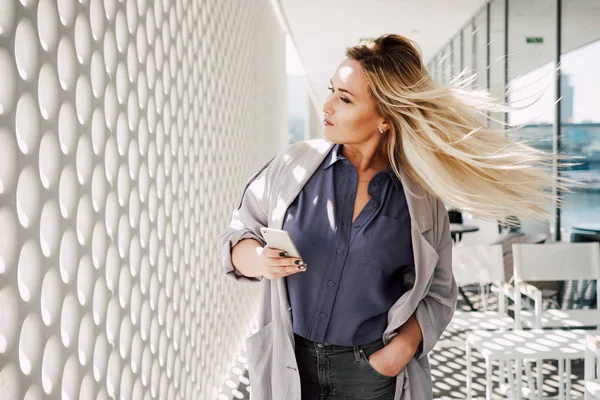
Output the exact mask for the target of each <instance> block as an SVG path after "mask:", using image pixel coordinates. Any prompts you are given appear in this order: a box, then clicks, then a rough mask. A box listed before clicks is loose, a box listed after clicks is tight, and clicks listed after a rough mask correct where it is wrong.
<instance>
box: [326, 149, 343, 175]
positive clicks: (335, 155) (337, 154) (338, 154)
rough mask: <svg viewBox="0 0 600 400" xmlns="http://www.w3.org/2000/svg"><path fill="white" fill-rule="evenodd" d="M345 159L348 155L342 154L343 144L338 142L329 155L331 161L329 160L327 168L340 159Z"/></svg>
mask: <svg viewBox="0 0 600 400" xmlns="http://www.w3.org/2000/svg"><path fill="white" fill-rule="evenodd" d="M345 159H346V157H344V156H343V155H342V151H341V146H340V144H339V143H338V144H336V145H335V146H333V149H331V155H330V156H329V161H327V163H326V164H325V169H328V168H329V167H331V166H332V165H333V164H335V163H336V162H338V161H339V160H345Z"/></svg>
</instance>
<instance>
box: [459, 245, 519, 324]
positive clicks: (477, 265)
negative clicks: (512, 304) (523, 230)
mask: <svg viewBox="0 0 600 400" xmlns="http://www.w3.org/2000/svg"><path fill="white" fill-rule="evenodd" d="M452 270H453V273H454V279H455V280H456V284H457V285H458V286H463V285H471V284H479V285H480V288H481V290H480V292H481V293H482V308H483V310H482V311H458V310H457V311H455V312H454V317H453V318H452V321H451V322H450V325H449V328H450V329H454V330H457V331H466V330H473V329H491V330H494V329H511V328H512V326H513V325H514V320H513V319H512V318H510V317H509V316H508V315H507V314H506V300H505V297H504V293H503V292H502V291H499V292H498V311H488V309H487V308H488V307H487V299H486V296H485V293H484V292H485V290H484V285H487V284H490V283H493V284H496V285H498V286H500V285H501V284H502V282H504V264H503V258H502V246H501V245H499V244H497V245H474V246H468V245H459V246H455V247H454V248H453V249H452Z"/></svg>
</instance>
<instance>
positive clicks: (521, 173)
mask: <svg viewBox="0 0 600 400" xmlns="http://www.w3.org/2000/svg"><path fill="white" fill-rule="evenodd" d="M346 57H348V58H350V59H353V60H356V61H358V62H359V63H360V64H361V66H362V69H363V71H364V73H365V75H366V78H367V80H368V82H369V86H370V89H371V94H372V96H374V98H375V103H376V108H377V111H378V112H379V114H380V115H381V116H383V117H384V118H386V119H388V120H389V122H390V129H389V130H388V131H387V132H385V133H384V135H385V136H384V138H383V140H382V146H384V151H385V152H386V153H387V156H388V157H389V161H390V164H391V166H392V168H393V169H394V172H395V173H396V175H397V176H398V177H400V172H399V171H400V169H403V170H404V171H405V172H406V173H407V174H408V175H409V176H410V177H411V178H412V179H414V180H415V181H416V182H417V183H418V184H419V185H420V186H421V187H422V188H423V189H424V190H425V191H426V192H428V193H429V194H431V195H433V196H435V197H437V198H440V199H441V200H442V201H444V202H445V203H449V204H450V205H452V206H454V207H456V208H458V209H460V210H463V211H467V212H469V213H470V214H472V215H475V216H478V217H482V218H486V219H494V220H497V221H500V222H502V223H505V224H508V225H513V224H516V222H515V220H514V217H517V218H519V219H534V220H544V221H547V220H548V218H549V217H550V216H551V213H550V212H549V211H547V210H546V209H545V208H544V205H553V206H556V207H559V206H560V199H559V198H558V196H556V195H555V194H554V192H553V189H554V188H557V189H558V190H561V191H566V192H571V190H570V189H569V186H571V185H577V182H574V181H571V180H569V179H567V178H564V177H561V176H559V174H558V173H557V172H555V170H554V169H553V167H557V166H565V165H574V164H566V163H561V160H562V159H565V158H567V156H563V155H560V154H553V153H551V152H546V151H542V150H538V149H535V148H533V147H531V146H529V145H527V144H526V143H525V142H524V141H518V140H516V139H514V138H509V137H507V135H506V131H505V129H502V130H494V129H491V128H489V127H487V126H485V125H484V124H482V123H481V122H480V121H479V120H478V119H477V116H482V117H483V118H486V117H487V116H488V113H489V112H490V111H503V112H507V111H509V110H510V107H508V106H507V105H505V104H501V103H498V102H494V101H493V100H492V98H491V96H489V94H487V93H483V92H478V91H474V90H471V89H469V86H471V84H472V82H473V81H474V79H475V77H474V76H471V77H468V76H466V75H465V74H464V73H463V74H461V75H459V77H458V79H455V80H453V81H452V83H451V84H447V85H438V84H436V83H435V82H434V81H433V80H432V78H431V77H430V76H429V74H428V73H427V71H426V69H425V67H424V65H423V61H422V59H421V55H420V53H419V51H418V50H417V48H416V46H415V45H414V44H413V43H412V42H411V41H410V40H409V39H407V38H405V37H403V36H400V35H395V34H388V35H383V36H381V37H379V38H377V39H375V40H373V41H363V42H361V44H359V45H357V46H354V47H349V48H347V49H346ZM497 122H500V121H497ZM553 171H554V172H553Z"/></svg>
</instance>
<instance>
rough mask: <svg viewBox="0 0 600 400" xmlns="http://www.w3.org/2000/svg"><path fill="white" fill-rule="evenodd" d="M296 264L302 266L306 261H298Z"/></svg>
mask: <svg viewBox="0 0 600 400" xmlns="http://www.w3.org/2000/svg"><path fill="white" fill-rule="evenodd" d="M295 263H296V265H300V264H304V261H302V260H296V261H295Z"/></svg>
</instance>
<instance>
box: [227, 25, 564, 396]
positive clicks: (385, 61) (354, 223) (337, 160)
mask: <svg viewBox="0 0 600 400" xmlns="http://www.w3.org/2000/svg"><path fill="white" fill-rule="evenodd" d="M346 56H347V59H345V60H344V61H343V62H342V63H341V64H340V65H339V67H338V68H337V70H336V72H335V74H334V75H333V76H332V78H331V82H330V87H329V89H330V91H331V93H330V95H329V98H328V99H327V101H326V102H325V104H324V105H323V113H324V119H323V125H324V136H325V140H315V141H309V142H303V143H298V144H295V145H292V146H291V147H289V148H288V149H287V150H286V151H285V152H284V153H282V154H280V155H278V156H277V157H276V158H275V159H274V161H273V162H272V163H271V164H270V165H269V166H268V167H267V168H265V169H264V170H263V171H261V172H260V173H259V174H258V175H257V176H256V177H255V179H254V180H253V181H252V182H251V184H250V185H249V186H248V188H247V190H246V191H245V193H244V196H243V198H242V202H241V205H240V207H239V209H237V210H236V211H235V212H234V214H233V220H232V222H231V225H230V227H229V229H227V231H226V232H225V233H224V234H223V235H222V237H221V242H222V245H223V248H222V259H223V263H224V266H225V268H226V271H227V274H228V275H229V276H231V277H233V278H235V279H237V280H239V281H249V282H258V283H259V284H260V285H261V289H262V296H261V304H260V312H259V328H260V330H259V331H258V332H257V333H256V334H255V335H253V336H251V337H250V338H249V339H248V340H247V348H248V364H249V373H250V381H251V387H252V394H253V398H254V399H256V400H265V399H276V400H293V399H303V400H304V399H310V400H325V399H361V400H365V399H373V400H375V399H377V400H388V399H389V400H392V399H396V400H399V399H412V400H423V399H431V398H432V383H431V373H430V367H429V363H428V360H427V353H429V351H431V349H432V348H433V347H434V345H435V343H436V341H437V340H438V338H439V337H440V335H441V334H442V332H443V331H444V329H445V328H446V326H447V324H448V323H449V322H450V319H451V317H452V314H453V311H454V307H455V302H456V295H457V287H456V284H455V282H454V278H453V276H452V268H451V259H452V242H451V239H450V231H449V225H448V214H447V211H446V208H445V206H444V203H449V204H452V205H453V206H455V207H458V208H460V209H462V210H466V211H469V212H470V213H472V214H475V215H478V216H482V217H489V218H493V219H497V220H500V221H505V220H506V217H507V216H509V215H515V216H517V217H519V218H545V217H546V213H545V211H544V209H543V206H544V203H546V202H547V201H548V200H549V199H552V196H551V189H552V185H553V180H554V178H553V176H552V175H551V174H550V173H549V172H548V168H547V166H548V165H551V164H549V162H551V160H552V157H551V155H549V154H545V153H542V152H539V151H537V150H535V149H533V148H531V147H528V146H526V145H524V144H521V143H516V142H512V141H510V140H509V139H507V138H506V137H505V136H504V135H503V134H502V133H497V132H492V131H490V130H488V129H486V127H485V126H482V125H481V124H480V123H479V122H478V120H477V119H476V115H477V113H478V112H479V113H485V112H486V111H487V108H486V107H487V106H486V104H485V102H483V101H482V99H481V98H480V97H479V98H477V101H476V102H473V101H472V99H473V98H475V97H473V96H471V97H469V96H470V95H469V94H468V92H466V91H464V90H463V89H461V88H460V85H458V86H456V85H455V86H443V87H440V86H438V85H436V84H435V83H434V82H433V81H432V80H431V78H430V77H429V75H428V74H427V72H426V70H425V68H424V66H423V61H422V59H421V56H420V54H419V52H418V51H417V50H416V48H415V46H413V44H412V43H411V42H410V41H409V40H408V39H406V38H404V37H402V36H399V35H384V36H382V37H380V38H378V39H376V40H374V41H372V42H368V43H363V44H361V45H358V46H355V47H351V48H348V49H347V51H346ZM263 226H264V227H271V228H278V229H284V230H286V231H288V232H289V233H290V235H291V237H292V239H293V241H294V242H295V244H296V247H297V248H298V250H299V252H300V254H301V255H302V257H303V258H302V259H295V258H292V257H288V256H287V254H286V253H285V252H283V251H281V250H279V249H271V248H268V247H264V246H265V245H266V243H265V241H264V239H263V238H262V236H261V233H260V228H261V227H263Z"/></svg>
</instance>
